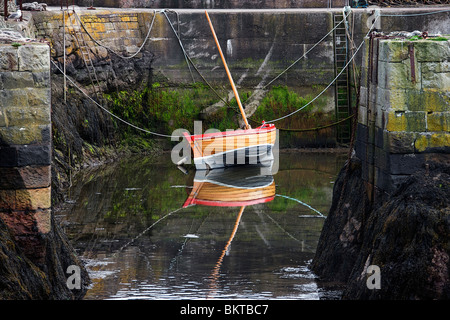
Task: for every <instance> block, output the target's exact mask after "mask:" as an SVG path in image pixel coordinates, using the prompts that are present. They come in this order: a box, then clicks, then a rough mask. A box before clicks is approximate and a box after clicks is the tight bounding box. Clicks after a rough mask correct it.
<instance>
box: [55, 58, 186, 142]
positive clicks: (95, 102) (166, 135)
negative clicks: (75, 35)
mask: <svg viewBox="0 0 450 320" xmlns="http://www.w3.org/2000/svg"><path fill="white" fill-rule="evenodd" d="M50 61H51V62H52V63H53V65H54V66H55V67H56V69H58V70H59V71H60V72H61V73H62V74H63V75H64V76H65V77H66V78H67V80H69V82H70V83H72V85H73V86H74V87H75V88H77V89H78V90H79V91H80V92H81V93H82V94H83V95H85V96H86V98H88V99H89V100H91V102H92V103H94V104H95V105H96V106H97V107H99V108H101V109H102V110H103V111H105V112H106V113H108V114H109V115H111V116H112V117H114V118H116V119H117V120H119V121H121V122H123V123H125V124H126V125H129V126H130V127H133V128H135V129H136V130H139V131H142V132H145V133H149V134H152V135H156V136H159V137H164V138H172V137H174V138H183V137H182V136H174V135H168V134H163V133H157V132H153V131H149V130H146V129H143V128H140V127H138V126H136V125H134V124H132V123H130V122H128V121H126V120H124V119H122V118H120V117H119V116H116V115H115V114H114V113H112V112H111V111H109V110H108V109H106V108H105V107H103V106H102V105H101V104H99V103H98V102H97V101H95V100H94V99H93V98H91V97H90V96H89V95H88V94H87V93H86V92H84V90H83V89H81V88H80V87H79V86H78V85H77V84H76V83H75V82H74V81H73V80H72V79H71V78H70V77H69V76H68V75H66V74H64V73H63V71H62V70H61V68H60V67H59V66H58V65H57V64H56V63H55V62H54V61H53V60H50Z"/></svg>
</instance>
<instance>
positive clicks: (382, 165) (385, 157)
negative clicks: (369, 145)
mask: <svg viewBox="0 0 450 320" xmlns="http://www.w3.org/2000/svg"><path fill="white" fill-rule="evenodd" d="M374 151H375V152H374V157H375V159H374V165H375V167H376V168H379V169H381V170H384V171H386V172H388V171H389V159H390V157H389V153H388V152H386V151H385V150H384V149H382V148H378V147H375V150H374Z"/></svg>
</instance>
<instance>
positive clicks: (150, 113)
mask: <svg viewBox="0 0 450 320" xmlns="http://www.w3.org/2000/svg"><path fill="white" fill-rule="evenodd" d="M105 98H106V100H107V101H108V104H109V107H110V110H111V112H112V113H114V114H115V115H117V116H118V117H120V118H122V119H124V120H126V121H128V122H130V123H132V124H133V125H135V126H138V127H140V128H143V129H146V130H148V131H153V132H158V133H163V134H169V135H170V134H171V133H172V132H173V131H174V130H175V129H179V128H184V129H187V130H189V131H191V132H192V131H193V125H194V120H196V119H198V118H199V114H200V112H201V110H202V109H203V108H205V107H207V106H209V105H211V104H213V103H215V102H217V100H218V98H217V96H216V95H215V94H214V93H213V92H212V90H210V89H209V88H208V87H206V86H205V85H203V84H202V83H195V84H193V85H189V86H184V87H183V86H181V87H180V86H179V87H177V88H172V87H168V86H166V85H164V84H162V83H159V82H155V83H153V84H152V85H151V86H150V87H148V86H147V87H145V88H144V89H143V90H141V91H133V92H128V91H120V92H117V93H111V94H105ZM113 121H114V123H115V125H116V128H117V129H118V130H119V131H120V132H121V134H122V142H123V143H126V144H128V145H132V146H134V147H137V148H141V147H143V148H147V147H150V146H149V145H147V143H145V142H144V140H145V139H139V138H136V134H137V131H136V129H134V128H132V127H130V126H124V125H121V122H119V121H118V120H116V119H114V118H113ZM139 136H140V137H144V138H149V137H150V135H149V134H148V136H146V135H145V134H144V135H142V134H139Z"/></svg>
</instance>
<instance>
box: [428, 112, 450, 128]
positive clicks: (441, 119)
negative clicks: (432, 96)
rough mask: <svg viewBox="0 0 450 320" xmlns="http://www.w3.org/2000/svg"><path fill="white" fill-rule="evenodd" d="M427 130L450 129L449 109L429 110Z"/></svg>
mask: <svg viewBox="0 0 450 320" xmlns="http://www.w3.org/2000/svg"><path fill="white" fill-rule="evenodd" d="M427 129H428V131H447V132H449V131H450V111H448V112H429V113H428V114H427Z"/></svg>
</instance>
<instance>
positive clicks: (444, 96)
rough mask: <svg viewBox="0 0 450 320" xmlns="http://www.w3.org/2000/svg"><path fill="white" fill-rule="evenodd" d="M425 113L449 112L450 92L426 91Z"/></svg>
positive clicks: (424, 91) (439, 90)
mask: <svg viewBox="0 0 450 320" xmlns="http://www.w3.org/2000/svg"><path fill="white" fill-rule="evenodd" d="M423 93H424V104H425V111H449V110H450V91H448V90H441V89H424V90H423Z"/></svg>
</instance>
